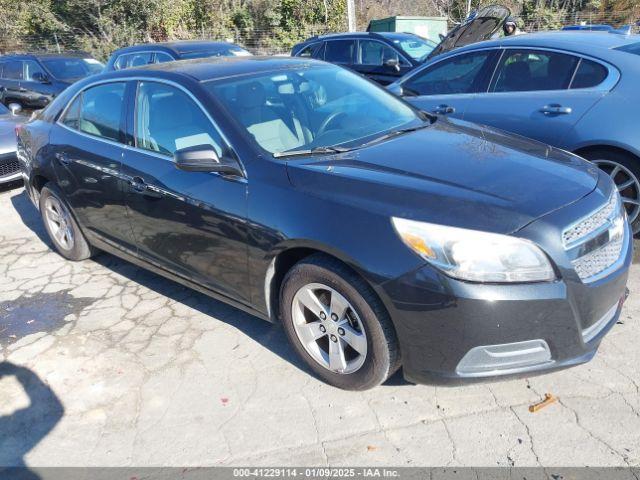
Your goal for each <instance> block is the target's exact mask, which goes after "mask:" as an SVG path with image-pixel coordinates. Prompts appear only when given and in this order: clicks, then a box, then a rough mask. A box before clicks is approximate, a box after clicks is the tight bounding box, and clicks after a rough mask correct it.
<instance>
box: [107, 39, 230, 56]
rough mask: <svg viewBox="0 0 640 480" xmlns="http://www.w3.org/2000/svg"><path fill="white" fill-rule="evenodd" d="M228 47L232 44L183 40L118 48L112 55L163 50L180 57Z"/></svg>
mask: <svg viewBox="0 0 640 480" xmlns="http://www.w3.org/2000/svg"><path fill="white" fill-rule="evenodd" d="M229 45H234V44H233V43H229V42H214V41H209V40H184V41H176V42H157V43H142V44H139V45H132V46H130V47H124V48H120V49H118V50H116V51H115V52H113V53H118V54H122V53H127V52H138V51H146V50H164V51H171V52H173V53H175V54H177V55H180V54H181V53H187V52H200V51H207V50H210V49H211V48H215V47H223V46H229ZM234 46H235V45H234Z"/></svg>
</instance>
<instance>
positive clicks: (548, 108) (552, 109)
mask: <svg viewBox="0 0 640 480" xmlns="http://www.w3.org/2000/svg"><path fill="white" fill-rule="evenodd" d="M540 111H541V112H542V113H544V114H545V115H569V114H570V113H571V112H572V110H571V107H563V106H562V105H559V104H557V103H553V104H551V105H545V106H544V107H542V108H541V109H540Z"/></svg>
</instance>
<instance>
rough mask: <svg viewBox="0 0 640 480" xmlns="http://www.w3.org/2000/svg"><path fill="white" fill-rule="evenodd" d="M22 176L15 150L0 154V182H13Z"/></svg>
mask: <svg viewBox="0 0 640 480" xmlns="http://www.w3.org/2000/svg"><path fill="white" fill-rule="evenodd" d="M21 178H22V172H21V171H20V163H19V162H18V157H17V156H16V152H9V153H3V154H0V184H3V183H9V182H14V181H16V180H20V179H21Z"/></svg>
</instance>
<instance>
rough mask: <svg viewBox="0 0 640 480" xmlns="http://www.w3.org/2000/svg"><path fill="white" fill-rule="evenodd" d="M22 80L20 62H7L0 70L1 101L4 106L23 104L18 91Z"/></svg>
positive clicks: (20, 93)
mask: <svg viewBox="0 0 640 480" xmlns="http://www.w3.org/2000/svg"><path fill="white" fill-rule="evenodd" d="M21 80H22V60H9V61H7V62H6V63H5V64H4V65H3V69H2V92H1V93H2V101H3V102H4V103H5V105H9V104H10V103H12V102H18V103H20V104H21V105H22V104H23V103H24V99H23V98H22V97H23V94H22V92H21V90H20V81H21Z"/></svg>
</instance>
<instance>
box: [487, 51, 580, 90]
mask: <svg viewBox="0 0 640 480" xmlns="http://www.w3.org/2000/svg"><path fill="white" fill-rule="evenodd" d="M578 61H579V58H578V57H574V56H573V55H565V54H564V53H556V52H547V51H541V50H505V52H504V54H503V55H502V58H501V59H500V62H499V64H498V68H497V70H496V74H495V78H496V80H495V84H494V88H493V91H494V92H533V91H541V90H565V89H567V88H568V87H569V82H570V81H571V78H572V77H573V72H574V71H575V68H576V65H577V64H578Z"/></svg>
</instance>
